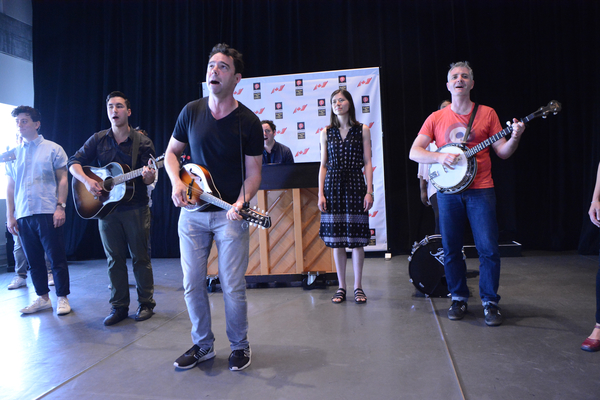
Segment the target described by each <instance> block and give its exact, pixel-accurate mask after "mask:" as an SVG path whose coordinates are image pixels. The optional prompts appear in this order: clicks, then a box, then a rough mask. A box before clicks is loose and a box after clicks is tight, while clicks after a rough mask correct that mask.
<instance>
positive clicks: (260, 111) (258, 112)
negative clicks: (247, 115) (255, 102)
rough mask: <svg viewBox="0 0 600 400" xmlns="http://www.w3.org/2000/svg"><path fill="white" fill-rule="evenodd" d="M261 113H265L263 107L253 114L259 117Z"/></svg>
mask: <svg viewBox="0 0 600 400" xmlns="http://www.w3.org/2000/svg"><path fill="white" fill-rule="evenodd" d="M263 111H265V108H264V107H263V108H261V109H260V110H258V111H254V114H256V115H260V114H262V113H263Z"/></svg>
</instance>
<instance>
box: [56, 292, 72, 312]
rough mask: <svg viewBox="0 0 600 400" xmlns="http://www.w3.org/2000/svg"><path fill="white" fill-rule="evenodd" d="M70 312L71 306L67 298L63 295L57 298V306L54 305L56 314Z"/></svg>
mask: <svg viewBox="0 0 600 400" xmlns="http://www.w3.org/2000/svg"><path fill="white" fill-rule="evenodd" d="M70 312H71V306H70V305H69V299H67V298H66V297H64V296H60V297H59V298H58V307H56V314H57V315H65V314H68V313H70Z"/></svg>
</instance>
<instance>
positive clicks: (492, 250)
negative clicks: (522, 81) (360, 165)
mask: <svg viewBox="0 0 600 400" xmlns="http://www.w3.org/2000/svg"><path fill="white" fill-rule="evenodd" d="M473 85H474V81H473V70H472V69H471V67H470V66H469V63H468V62H466V61H464V62H457V63H454V64H451V65H450V70H449V71H448V82H447V83H446V86H447V88H448V91H449V92H450V94H451V95H452V105H451V106H450V107H446V108H444V109H442V110H439V111H436V112H434V113H433V114H431V115H430V116H429V117H428V118H427V120H426V121H425V123H424V124H423V126H422V127H421V130H420V131H419V134H418V135H417V138H416V139H415V141H414V143H413V144H412V147H411V149H410V155H409V157H410V159H411V160H413V161H416V162H418V163H424V164H440V166H441V167H442V169H443V171H445V172H448V173H449V174H448V175H451V174H452V172H453V171H455V172H457V173H459V171H458V168H456V167H457V166H458V165H459V164H464V161H465V160H464V157H465V156H464V155H462V154H457V153H455V152H453V151H452V152H444V151H443V150H442V149H440V150H441V151H440V150H438V151H437V152H430V151H427V150H426V147H427V145H429V143H430V142H432V141H435V143H436V145H437V146H438V147H440V148H441V147H442V146H444V145H446V144H449V143H463V144H465V145H466V146H467V147H468V148H471V147H473V146H475V145H477V144H479V143H481V142H483V141H484V140H486V139H488V138H490V137H492V136H494V134H496V133H497V132H499V131H501V130H502V126H501V125H500V121H499V119H498V116H497V115H496V112H495V111H494V110H493V109H492V108H490V107H487V106H483V105H480V106H479V107H477V109H476V110H475V115H474V116H475V118H474V119H473V120H471V114H473V111H474V108H475V103H473V102H472V101H471V96H470V94H471V90H472V89H473ZM469 125H471V127H470V131H468V130H467V127H468V126H469ZM524 130H525V125H524V124H523V123H522V122H519V121H518V120H517V119H516V118H515V119H513V124H512V134H511V137H510V139H508V140H507V139H506V138H505V137H502V138H500V139H499V140H497V141H496V142H494V143H493V145H492V146H491V147H493V149H494V151H495V152H496V154H497V155H498V156H499V157H500V158H502V159H507V158H508V157H510V156H511V155H512V154H513V153H514V152H515V150H516V149H517V147H518V145H519V140H520V139H521V135H522V134H523V131H524ZM475 171H476V173H475V172H474V174H475V176H474V179H473V180H472V182H471V183H470V185H468V184H467V185H466V187H465V186H463V187H460V188H456V187H455V188H452V187H449V188H447V190H439V189H440V188H438V190H439V191H438V206H439V212H440V228H441V229H440V230H441V234H442V245H443V247H444V270H445V273H446V280H447V282H448V290H449V291H450V293H451V295H452V305H451V306H450V309H449V310H448V318H449V319H451V320H460V319H462V318H463V317H464V315H465V313H466V311H467V300H468V298H469V289H468V287H467V278H466V264H465V262H464V260H463V255H462V247H463V235H464V228H465V220H466V218H468V219H469V221H470V223H471V229H472V231H473V238H474V239H475V247H476V248H477V251H478V253H479V262H480V267H479V271H480V277H479V294H480V296H481V301H482V304H483V307H484V313H485V323H486V324H487V325H489V326H497V325H500V324H502V314H501V313H500V308H499V307H498V301H499V300H500V296H499V295H498V293H497V292H498V285H499V281H500V252H499V247H498V223H497V220H496V195H495V193H494V182H493V180H492V172H491V159H490V154H489V147H488V148H487V149H485V150H484V151H480V152H479V153H477V155H476V168H475ZM460 173H462V172H460ZM430 177H432V178H434V176H432V175H430ZM459 180H460V179H459ZM434 182H435V179H434ZM465 189H466V190H465Z"/></svg>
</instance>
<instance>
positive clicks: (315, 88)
mask: <svg viewBox="0 0 600 400" xmlns="http://www.w3.org/2000/svg"><path fill="white" fill-rule="evenodd" d="M339 88H343V89H346V90H347V91H348V92H350V94H351V95H352V99H353V100H354V105H355V109H356V118H357V120H358V121H359V122H361V123H363V124H364V125H367V126H368V127H369V128H370V129H371V143H372V160H373V189H374V191H375V203H374V204H373V208H372V209H371V210H370V212H369V217H370V218H369V226H370V228H371V241H370V243H369V246H367V247H365V250H366V251H387V250H388V245H387V231H386V219H385V185H384V171H383V131H382V126H381V95H380V80H379V68H361V69H348V70H340V71H324V72H313V73H306V74H293V75H278V76H264V77H257V78H244V79H242V80H241V82H240V83H239V84H238V85H237V87H236V89H235V92H234V96H235V98H236V99H237V100H238V101H240V102H242V103H243V104H244V105H245V106H246V107H248V108H249V109H251V110H252V111H254V113H255V114H256V115H257V116H258V118H260V119H261V120H272V121H273V122H274V123H275V125H276V127H277V129H276V133H275V140H276V141H278V142H279V143H283V144H285V145H286V146H288V147H289V148H290V149H291V150H292V154H293V155H294V161H295V162H296V163H304V162H319V161H320V160H321V158H320V149H319V132H320V131H321V130H322V129H323V128H325V127H326V126H327V125H329V121H330V118H331V116H330V115H331V103H330V98H331V93H332V92H333V91H334V90H337V89H339ZM202 90H203V93H205V94H207V93H208V91H207V87H206V82H204V83H203V84H202Z"/></svg>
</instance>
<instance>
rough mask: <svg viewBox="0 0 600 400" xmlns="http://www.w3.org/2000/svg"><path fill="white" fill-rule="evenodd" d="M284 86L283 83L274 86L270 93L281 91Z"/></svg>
mask: <svg viewBox="0 0 600 400" xmlns="http://www.w3.org/2000/svg"><path fill="white" fill-rule="evenodd" d="M284 87H285V84H284V85H281V86H279V87H274V88H273V90H271V94H273V93H275V92H283V88H284Z"/></svg>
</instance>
